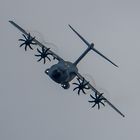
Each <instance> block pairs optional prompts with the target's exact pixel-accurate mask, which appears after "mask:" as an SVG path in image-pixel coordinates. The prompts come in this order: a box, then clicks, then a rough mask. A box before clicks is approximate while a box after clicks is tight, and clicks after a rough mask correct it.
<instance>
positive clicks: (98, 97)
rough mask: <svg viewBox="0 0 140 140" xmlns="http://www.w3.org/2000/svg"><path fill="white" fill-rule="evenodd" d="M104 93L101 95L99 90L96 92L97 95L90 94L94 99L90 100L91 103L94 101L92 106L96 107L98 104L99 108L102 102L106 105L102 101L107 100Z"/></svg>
mask: <svg viewBox="0 0 140 140" xmlns="http://www.w3.org/2000/svg"><path fill="white" fill-rule="evenodd" d="M102 95H103V93H101V94H100V95H98V94H97V92H95V97H93V96H92V95H91V94H90V97H91V98H92V99H93V100H91V101H88V102H89V103H94V104H93V106H92V108H93V107H95V106H96V105H98V109H100V104H102V105H103V106H105V104H104V103H103V102H102V101H103V100H104V101H105V100H106V99H105V98H104V97H103V96H102Z"/></svg>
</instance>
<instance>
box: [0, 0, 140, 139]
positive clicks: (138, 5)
mask: <svg viewBox="0 0 140 140" xmlns="http://www.w3.org/2000/svg"><path fill="white" fill-rule="evenodd" d="M8 20H13V21H15V22H16V23H17V24H19V25H21V26H22V27H23V28H24V29H27V30H30V31H31V32H36V34H37V33H38V34H39V33H41V35H40V40H41V41H42V42H45V41H47V42H52V43H54V44H55V45H56V46H57V47H53V49H54V50H56V51H57V53H58V54H59V55H60V56H61V57H62V58H64V59H66V60H69V61H72V62H73V61H74V60H75V59H76V58H77V57H78V56H79V55H80V54H81V53H82V52H83V51H84V50H85V49H86V46H85V44H84V43H83V42H82V41H81V40H80V39H79V38H78V37H77V36H76V35H75V34H74V33H73V32H72V31H71V30H70V29H69V27H68V24H71V25H72V26H73V27H74V28H75V29H76V30H77V31H79V32H80V33H81V34H82V35H83V36H84V37H85V38H86V39H87V40H89V41H90V42H94V44H95V47H96V48H97V49H98V50H99V51H101V52H102V53H103V54H104V55H106V56H108V57H109V58H111V60H112V61H114V62H115V63H117V64H118V65H119V68H115V67H114V66H113V65H111V64H109V63H108V62H107V61H105V60H104V59H102V58H101V57H100V56H98V55H97V54H95V53H94V52H90V53H89V54H88V55H87V56H86V57H85V58H84V59H83V61H82V62H81V63H80V64H79V65H78V68H79V72H80V73H81V74H84V75H87V74H88V75H90V76H88V77H93V78H90V79H94V81H95V83H96V87H97V88H98V89H102V91H106V93H105V96H106V97H108V98H109V99H110V101H111V102H112V103H113V104H114V105H116V107H118V108H119V109H120V110H121V111H122V112H123V113H124V114H125V115H126V117H125V118H122V117H121V116H120V115H119V114H117V113H116V112H115V111H114V110H113V109H112V108H110V107H109V106H108V105H107V106H106V107H105V108H101V110H99V111H98V109H97V108H95V109H90V107H91V106H90V104H89V103H88V102H87V101H88V100H89V95H81V96H78V95H77V94H76V92H73V91H72V90H73V88H74V86H71V88H70V89H69V90H63V89H62V88H61V87H60V86H59V85H57V84H56V83H54V82H53V81H52V80H51V79H50V78H49V77H48V76H47V75H45V73H44V71H45V69H46V68H48V67H49V66H50V63H48V64H46V65H43V63H37V62H36V60H37V58H35V57H34V54H35V53H36V49H34V51H31V50H29V51H27V52H25V51H24V48H21V49H19V48H18V46H19V44H20V43H19V42H18V39H19V38H21V37H22V36H21V32H20V31H18V30H17V29H16V28H14V27H13V26H12V25H10V23H8ZM0 23H1V24H0V25H1V29H0V38H1V45H0V47H1V48H0V49H1V50H0V68H1V70H0V71H1V72H0V139H1V140H38V139H42V140H43V139H46V140H79V139H80V140H85V139H88V140H94V139H98V140H102V139H105V140H118V139H119V140H132V139H139V137H140V133H139V130H140V125H139V122H140V110H139V106H140V102H139V98H140V94H139V83H140V76H139V72H140V63H139V60H140V55H139V51H140V2H139V1H138V0H106V1H104V0H86V1H84V0H82V1H81V0H69V1H68V0H58V1H56V0H40V1H33V0H12V1H9V0H1V1H0ZM41 36H42V37H41ZM51 64H52V63H51ZM91 83H93V80H91Z"/></svg>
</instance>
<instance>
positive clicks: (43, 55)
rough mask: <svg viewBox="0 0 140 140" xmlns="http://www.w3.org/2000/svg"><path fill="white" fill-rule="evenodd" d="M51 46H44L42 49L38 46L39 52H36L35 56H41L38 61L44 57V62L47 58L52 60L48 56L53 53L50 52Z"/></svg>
mask: <svg viewBox="0 0 140 140" xmlns="http://www.w3.org/2000/svg"><path fill="white" fill-rule="evenodd" d="M49 50H50V48H47V49H46V48H45V47H42V51H40V50H39V49H38V48H37V51H38V53H39V54H35V56H37V57H40V58H39V59H38V60H37V61H38V62H39V61H41V60H42V59H43V60H44V64H45V63H46V58H47V59H48V60H49V61H51V59H50V58H49V57H48V55H52V54H51V53H50V52H49Z"/></svg>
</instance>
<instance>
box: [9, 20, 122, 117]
mask: <svg viewBox="0 0 140 140" xmlns="http://www.w3.org/2000/svg"><path fill="white" fill-rule="evenodd" d="M9 22H10V23H11V24H12V25H13V26H15V27H16V28H17V29H19V30H20V31H21V32H22V33H23V34H22V35H23V39H19V41H21V42H22V44H21V45H20V47H23V46H24V47H25V51H27V48H28V47H29V48H30V49H31V50H33V45H34V46H39V47H41V49H38V48H37V52H38V54H36V55H35V56H36V57H38V58H39V59H38V61H41V60H43V62H44V64H45V63H46V58H47V59H48V60H49V61H51V58H50V57H52V59H53V60H58V63H57V64H54V65H52V66H51V67H50V68H48V69H46V70H45V73H46V74H47V75H48V76H49V77H50V78H51V79H52V80H53V81H54V82H56V83H58V84H60V85H61V87H62V88H64V89H68V88H69V87H70V82H71V81H72V80H73V79H74V78H77V81H78V82H77V83H73V84H74V85H75V86H76V87H75V88H74V89H73V91H74V90H77V91H78V95H80V93H81V92H82V93H84V94H86V92H85V90H89V89H91V90H92V93H94V95H93V94H90V97H91V100H90V101H89V103H92V108H93V107H95V106H96V105H97V107H98V109H100V104H102V105H103V106H105V103H107V104H108V105H109V106H111V107H112V108H113V109H114V110H115V111H117V112H118V113H119V114H120V115H121V116H122V117H125V116H124V114H123V113H121V112H120V111H119V110H118V109H117V108H116V107H115V106H114V105H113V104H112V103H111V102H110V101H109V100H108V99H107V98H105V97H104V96H103V93H100V92H99V91H98V90H97V89H96V88H95V87H94V86H93V85H91V84H90V82H89V81H87V80H86V79H85V78H84V77H83V76H82V75H81V74H80V73H79V72H78V68H77V64H78V63H79V62H80V61H81V60H82V59H83V58H84V56H85V55H86V54H87V53H88V52H89V51H90V50H93V51H94V52H96V53H97V54H99V55H100V56H102V57H103V58H104V59H106V60H107V61H108V62H110V63H111V64H113V65H114V66H116V67H118V66H117V65H116V64H115V63H113V62H112V61H111V60H110V59H108V58H107V57H105V56H104V55H103V54H102V53H100V52H99V51H98V50H97V49H95V47H94V43H89V42H88V41H87V40H85V39H84V38H83V37H82V36H81V35H80V34H79V33H78V32H77V31H76V30H75V29H74V28H73V27H72V26H71V25H69V27H70V29H71V30H72V31H73V32H74V33H76V35H77V36H78V37H79V38H80V39H81V40H82V41H83V42H84V43H85V44H86V45H87V46H88V47H87V49H86V50H85V51H84V52H83V53H82V54H81V56H80V57H79V58H78V59H77V60H76V61H75V62H74V63H73V62H69V61H65V60H64V59H63V58H61V57H60V56H58V55H57V54H56V53H55V52H53V51H52V50H51V49H50V48H48V47H47V46H45V45H44V44H42V43H41V42H40V41H38V40H37V39H36V38H35V37H33V36H32V35H31V34H30V33H28V32H27V31H25V30H24V29H23V28H21V27H20V26H19V25H17V24H16V23H15V22H14V21H9Z"/></svg>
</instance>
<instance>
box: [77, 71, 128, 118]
mask: <svg viewBox="0 0 140 140" xmlns="http://www.w3.org/2000/svg"><path fill="white" fill-rule="evenodd" d="M76 75H77V77H78V78H79V79H81V80H83V79H84V82H85V83H88V84H87V86H88V87H89V88H90V89H91V90H93V91H94V92H95V93H96V94H98V95H100V96H101V97H102V98H103V99H104V101H105V102H106V103H107V104H108V105H109V106H111V107H112V108H113V109H114V110H115V111H116V112H118V113H119V114H120V115H121V116H122V117H125V115H124V114H123V113H121V111H120V110H119V109H117V108H116V107H115V106H114V105H113V104H112V103H111V102H110V101H109V100H108V99H106V98H105V97H104V96H103V95H102V93H100V92H99V91H98V90H97V89H96V88H95V87H93V86H92V85H91V84H90V83H89V82H88V81H87V80H86V79H85V78H84V77H83V76H82V75H81V74H80V73H76Z"/></svg>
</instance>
